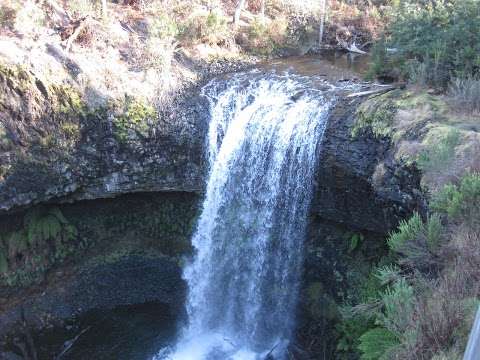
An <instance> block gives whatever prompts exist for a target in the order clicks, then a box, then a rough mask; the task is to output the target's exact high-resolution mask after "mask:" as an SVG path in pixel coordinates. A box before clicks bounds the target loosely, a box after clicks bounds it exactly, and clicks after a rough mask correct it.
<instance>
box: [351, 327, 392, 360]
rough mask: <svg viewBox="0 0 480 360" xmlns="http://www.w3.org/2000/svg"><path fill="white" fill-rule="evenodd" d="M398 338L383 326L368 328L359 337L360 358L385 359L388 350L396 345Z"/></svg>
mask: <svg viewBox="0 0 480 360" xmlns="http://www.w3.org/2000/svg"><path fill="white" fill-rule="evenodd" d="M398 343H399V342H398V339H397V338H396V337H395V335H394V334H392V333H391V332H390V331H388V330H387V329H385V328H381V327H377V328H374V329H371V330H368V331H367V332H365V333H364V334H363V335H362V336H361V337H360V345H359V346H358V348H359V350H360V351H361V352H362V356H361V359H362V360H387V359H388V357H387V356H388V351H389V350H391V349H392V348H394V347H395V346H396V345H398Z"/></svg>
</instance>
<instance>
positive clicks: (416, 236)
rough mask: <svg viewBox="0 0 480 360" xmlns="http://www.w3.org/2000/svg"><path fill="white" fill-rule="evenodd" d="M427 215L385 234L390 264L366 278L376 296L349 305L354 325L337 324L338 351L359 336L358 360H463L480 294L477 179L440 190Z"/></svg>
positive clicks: (469, 176) (479, 178)
mask: <svg viewBox="0 0 480 360" xmlns="http://www.w3.org/2000/svg"><path fill="white" fill-rule="evenodd" d="M431 208H432V210H434V212H433V213H431V214H430V216H429V217H428V218H427V219H426V221H424V220H423V219H422V217H421V216H420V215H419V214H417V213H415V214H414V215H413V216H412V217H411V218H410V219H409V220H406V221H402V222H401V223H400V225H399V227H398V229H397V231H395V232H393V233H391V234H390V236H389V238H388V240H387V243H388V246H389V248H390V250H391V251H392V253H394V254H395V255H396V257H394V258H392V260H393V262H391V263H387V264H385V265H383V266H379V267H377V268H376V269H374V270H373V271H372V274H374V275H375V277H376V278H377V279H378V281H379V284H378V285H377V288H376V289H377V290H376V292H375V293H374V296H370V297H369V298H365V297H363V299H362V303H360V304H358V305H355V306H353V308H352V309H353V311H352V312H351V313H353V319H354V321H352V320H351V319H349V318H346V319H343V320H342V326H341V327H338V330H339V331H340V333H341V336H340V342H339V344H342V349H343V348H345V349H347V350H346V351H349V350H348V349H351V347H349V346H348V345H351V344H352V343H354V342H352V341H351V340H350V341H348V339H351V338H352V335H354V334H358V331H363V333H362V334H361V336H359V342H358V352H359V353H357V354H358V355H359V356H360V357H361V359H391V358H401V359H404V358H405V359H411V358H422V359H423V358H425V359H432V358H434V359H456V358H461V354H462V352H463V351H464V349H465V344H466V340H467V337H468V334H469V331H470V328H471V325H472V322H473V317H474V313H475V311H476V309H477V308H478V294H479V290H480V285H479V282H478V281H479V279H480V270H479V269H480V250H479V248H478V241H479V234H480V232H479V226H480V224H479V223H478V218H479V217H478V214H479V210H480V175H479V174H477V173H471V174H466V175H465V176H464V177H463V178H462V179H461V181H460V182H459V184H457V185H455V184H450V185H447V186H445V187H444V189H443V190H441V191H440V192H439V193H438V194H435V195H434V198H433V201H432V203H431ZM444 215H447V216H444ZM379 289H380V290H379ZM372 316H373V318H374V323H373V324H372V321H371V318H372ZM347 321H348V322H347ZM350 351H351V350H350ZM360 353H361V354H360Z"/></svg>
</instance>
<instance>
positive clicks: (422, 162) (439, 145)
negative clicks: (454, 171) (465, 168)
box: [417, 128, 460, 173]
mask: <svg viewBox="0 0 480 360" xmlns="http://www.w3.org/2000/svg"><path fill="white" fill-rule="evenodd" d="M439 130H442V132H440V133H438V132H436V133H434V134H432V135H434V136H430V139H427V148H426V150H424V151H423V152H422V153H421V154H420V156H419V157H418V160H417V163H418V166H419V167H420V169H421V170H423V171H424V172H434V173H437V172H442V171H444V169H445V167H446V166H447V165H449V164H450V162H451V161H452V160H453V158H454V156H455V148H456V147H457V145H458V144H459V142H460V131H458V130H457V129H456V128H446V129H445V131H443V128H439Z"/></svg>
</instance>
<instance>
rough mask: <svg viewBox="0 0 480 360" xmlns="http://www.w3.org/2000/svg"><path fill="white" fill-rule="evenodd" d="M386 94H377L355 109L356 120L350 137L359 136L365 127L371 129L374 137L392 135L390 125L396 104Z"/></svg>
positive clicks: (395, 110)
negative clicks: (377, 95)
mask: <svg viewBox="0 0 480 360" xmlns="http://www.w3.org/2000/svg"><path fill="white" fill-rule="evenodd" d="M387 95H388V97H387V96H379V97H378V98H376V99H373V100H372V101H370V102H368V103H367V102H366V103H363V104H362V105H361V106H360V107H359V108H358V110H357V121H356V122H355V126H354V127H353V129H352V137H357V136H360V134H361V133H362V132H363V131H364V130H365V129H371V131H372V132H373V134H374V136H375V137H379V138H380V137H384V136H391V135H392V132H393V131H392V130H393V129H392V125H393V121H394V118H395V114H396V112H397V105H396V104H395V102H394V101H393V100H392V99H391V98H390V96H391V94H387Z"/></svg>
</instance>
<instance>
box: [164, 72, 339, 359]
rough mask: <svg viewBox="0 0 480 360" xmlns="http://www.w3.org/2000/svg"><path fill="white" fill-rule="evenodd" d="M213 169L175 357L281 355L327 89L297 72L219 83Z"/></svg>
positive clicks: (211, 90) (214, 92) (210, 92)
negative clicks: (186, 316) (184, 326)
mask: <svg viewBox="0 0 480 360" xmlns="http://www.w3.org/2000/svg"><path fill="white" fill-rule="evenodd" d="M203 95H204V96H205V97H207V99H208V100H209V103H210V115H211V119H210V126H209V134H208V143H209V160H210V173H209V178H208V183H207V190H206V194H205V199H204V203H203V209H202V213H201V216H200V218H199V221H198V224H197V229H196V232H195V234H194V236H193V246H194V247H195V250H196V252H195V255H194V259H193V261H192V262H191V263H189V264H188V265H187V266H186V267H185V269H184V278H185V280H186V281H187V284H188V289H189V290H188V300H187V313H188V318H189V319H188V321H189V323H188V326H186V328H185V329H184V330H183V332H182V334H181V336H180V339H179V340H178V342H177V344H176V346H175V348H174V349H172V350H169V351H164V352H162V353H161V354H159V355H158V356H157V358H161V359H163V358H165V359H174V360H204V359H205V360H213V359H215V360H216V359H219V360H225V359H232V360H233V359H238V360H249V359H252V360H253V359H262V360H263V359H264V358H265V357H266V356H267V355H271V356H273V357H274V358H275V359H282V358H283V357H284V355H285V351H286V347H287V345H288V341H289V339H290V337H291V335H292V330H293V328H294V320H295V308H296V302H297V293H298V287H299V279H300V275H301V267H302V252H303V246H302V243H303V241H304V237H305V232H306V225H307V217H308V210H309V205H310V200H311V194H312V188H313V181H314V179H313V177H314V171H315V162H316V154H317V150H318V146H319V144H321V139H322V136H323V132H324V129H325V126H326V121H327V117H328V113H329V109H330V108H331V107H332V103H333V101H334V100H333V99H331V98H329V96H330V97H331V94H330V95H329V93H328V92H326V91H325V90H323V91H321V90H319V89H316V88H315V87H313V86H312V84H311V83H310V82H309V81H308V80H307V79H305V78H303V77H299V76H294V75H286V74H284V75H278V74H268V75H262V74H261V73H260V72H250V73H245V74H237V75H236V76H235V77H234V78H231V79H229V80H225V79H223V80H222V81H213V82H211V83H210V84H208V85H207V86H205V87H204V89H203Z"/></svg>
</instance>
